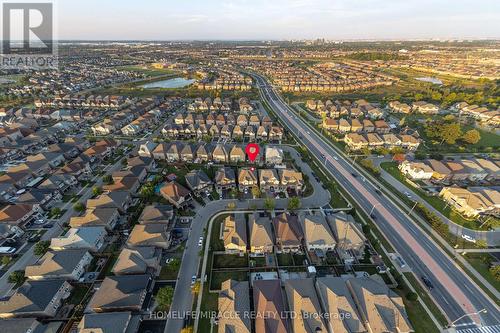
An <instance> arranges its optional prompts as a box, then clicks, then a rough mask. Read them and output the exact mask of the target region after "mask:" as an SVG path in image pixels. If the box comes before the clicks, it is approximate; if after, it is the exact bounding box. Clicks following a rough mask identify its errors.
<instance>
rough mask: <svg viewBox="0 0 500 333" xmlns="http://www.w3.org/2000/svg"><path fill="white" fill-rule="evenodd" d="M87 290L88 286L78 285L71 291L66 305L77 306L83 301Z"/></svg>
mask: <svg viewBox="0 0 500 333" xmlns="http://www.w3.org/2000/svg"><path fill="white" fill-rule="evenodd" d="M88 290H89V286H87V285H85V284H79V285H77V286H76V287H75V289H73V291H72V292H71V296H70V298H69V299H68V303H70V304H74V305H78V304H80V302H81V301H82V300H83V298H84V297H85V295H86V294H87V292H88Z"/></svg>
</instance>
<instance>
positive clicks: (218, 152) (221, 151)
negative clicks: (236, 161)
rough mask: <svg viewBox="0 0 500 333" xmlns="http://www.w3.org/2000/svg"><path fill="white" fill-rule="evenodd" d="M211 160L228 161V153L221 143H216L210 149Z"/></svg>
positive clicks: (217, 161) (215, 161) (216, 161)
mask: <svg viewBox="0 0 500 333" xmlns="http://www.w3.org/2000/svg"><path fill="white" fill-rule="evenodd" d="M212 160H213V162H214V163H222V164H224V163H226V162H227V161H228V154H227V151H226V148H225V147H224V146H223V145H216V146H215V148H214V150H213V151H212Z"/></svg>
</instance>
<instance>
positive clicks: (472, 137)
mask: <svg viewBox="0 0 500 333" xmlns="http://www.w3.org/2000/svg"><path fill="white" fill-rule="evenodd" d="M462 139H463V140H464V141H465V142H467V143H470V144H472V145H473V144H476V143H478V142H479V140H481V133H479V131H478V130H475V129H471V130H468V131H467V132H465V134H464V136H463V137H462Z"/></svg>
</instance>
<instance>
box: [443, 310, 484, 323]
mask: <svg viewBox="0 0 500 333" xmlns="http://www.w3.org/2000/svg"><path fill="white" fill-rule="evenodd" d="M482 312H483V313H487V312H488V310H486V309H481V310H479V311H477V312H471V313H466V314H464V315H463V316H460V317H458V318H457V319H455V320H454V321H452V322H451V323H450V324H448V327H455V323H456V322H457V321H459V320H461V319H462V318H464V317H469V316H474V315H478V314H480V313H482Z"/></svg>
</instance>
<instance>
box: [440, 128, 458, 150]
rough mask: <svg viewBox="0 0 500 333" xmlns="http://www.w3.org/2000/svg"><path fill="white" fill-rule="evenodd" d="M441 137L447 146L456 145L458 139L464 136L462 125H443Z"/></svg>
mask: <svg viewBox="0 0 500 333" xmlns="http://www.w3.org/2000/svg"><path fill="white" fill-rule="evenodd" d="M439 136H440V137H441V139H442V140H443V141H445V142H446V143H447V144H450V145H453V144H455V142H456V141H457V139H458V138H460V137H461V136H462V129H461V128H460V124H457V123H451V124H445V125H443V126H442V128H441V132H440V135H439Z"/></svg>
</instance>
